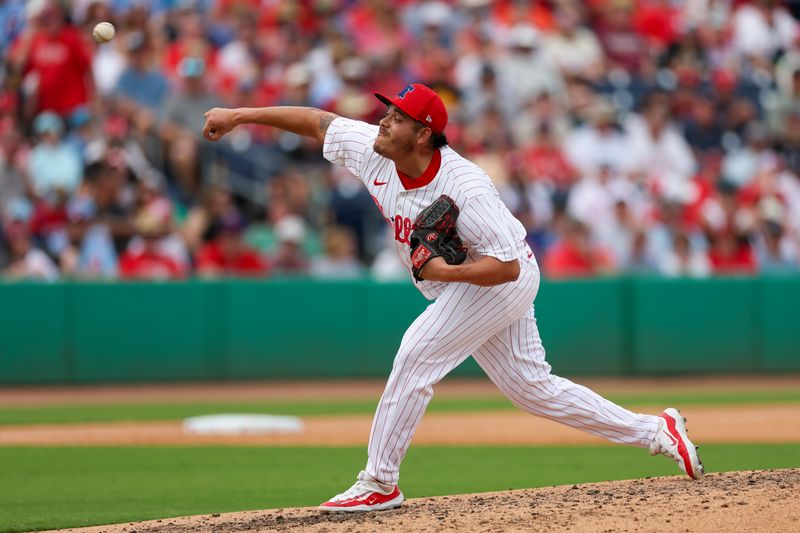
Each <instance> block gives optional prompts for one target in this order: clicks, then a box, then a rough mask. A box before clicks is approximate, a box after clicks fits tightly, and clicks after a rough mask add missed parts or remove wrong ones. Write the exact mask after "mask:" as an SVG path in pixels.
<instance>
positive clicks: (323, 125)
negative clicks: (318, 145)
mask: <svg viewBox="0 0 800 533" xmlns="http://www.w3.org/2000/svg"><path fill="white" fill-rule="evenodd" d="M337 116H338V115H336V114H335V113H330V112H328V111H323V110H321V109H317V108H314V107H291V106H279V107H240V108H236V109H223V108H214V109H211V110H210V111H208V112H207V113H206V115H205V117H206V125H205V127H204V128H203V135H204V136H205V137H206V138H207V139H209V140H211V141H216V140H218V139H220V138H221V137H222V136H223V135H225V134H226V133H228V132H229V131H231V130H232V129H233V128H235V127H236V126H239V125H242V124H260V125H262V126H271V127H273V128H278V129H281V130H284V131H289V132H292V133H296V134H297V135H303V136H305V137H311V138H312V139H317V140H318V141H320V142H322V141H324V140H325V133H326V132H327V131H328V126H329V125H330V123H331V122H333V120H334V119H335V118H337Z"/></svg>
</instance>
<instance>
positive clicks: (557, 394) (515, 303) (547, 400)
mask: <svg viewBox="0 0 800 533" xmlns="http://www.w3.org/2000/svg"><path fill="white" fill-rule="evenodd" d="M377 134H378V126H375V125H371V124H367V123H364V122H359V121H355V120H350V119H346V118H341V117H340V118H337V119H336V120H334V121H333V122H332V123H331V124H330V126H329V127H328V131H327V134H326V135H325V144H324V148H323V154H324V156H325V158H326V159H328V160H329V161H331V162H332V163H335V164H338V165H343V166H345V167H347V168H348V169H349V170H350V171H351V172H352V173H353V174H355V175H356V176H358V177H359V178H361V180H362V181H363V182H364V184H365V185H366V187H367V189H368V190H369V192H370V194H371V195H372V198H373V199H374V200H375V203H376V204H377V205H378V208H379V209H380V210H381V213H382V214H383V216H384V218H385V219H386V221H387V222H388V223H389V224H390V225H391V227H392V228H393V231H394V237H395V245H396V246H397V252H398V254H400V258H401V260H402V261H403V263H404V264H405V265H406V266H407V267H408V269H409V274H410V271H411V260H410V249H409V244H408V242H409V236H410V234H411V229H412V224H413V221H414V219H415V218H416V216H417V214H418V213H419V212H420V211H421V210H422V209H424V208H425V207H427V206H428V205H430V204H431V203H432V202H433V201H434V200H436V199H437V198H438V197H439V196H441V195H442V194H446V195H448V196H449V197H450V198H452V199H453V200H454V201H455V203H456V205H457V206H458V207H459V209H460V212H461V213H460V215H459V217H458V221H457V223H456V229H457V231H458V235H459V236H460V237H461V239H462V240H463V242H464V244H465V245H466V247H467V253H468V258H467V262H469V261H474V260H476V259H478V258H479V257H481V256H492V257H495V258H497V259H499V260H501V261H511V260H515V259H516V260H518V261H519V263H520V266H521V269H520V275H519V278H518V279H517V280H516V281H513V282H509V283H504V284H501V285H495V286H493V287H480V286H477V285H473V284H470V283H444V282H435V281H421V282H418V283H417V284H416V285H417V288H418V289H419V290H420V291H421V292H422V293H423V294H424V295H425V297H427V298H428V299H429V300H433V299H435V301H434V302H433V303H431V304H430V305H428V307H427V309H426V310H425V311H424V312H423V313H422V314H421V315H420V316H419V317H418V318H417V319H416V320H414V322H413V323H412V324H411V326H410V327H409V328H408V330H407V331H406V333H405V335H403V340H402V341H401V343H400V349H399V350H398V352H397V355H396V356H395V360H394V365H393V367H392V372H391V375H390V376H389V381H388V382H387V384H386V389H385V390H384V393H383V396H382V397H381V399H380V402H379V404H378V408H377V410H376V413H375V418H374V420H373V422H372V431H371V434H370V441H369V450H368V454H369V461H368V463H367V467H366V472H367V473H368V474H369V475H371V476H372V477H374V478H375V479H376V480H379V481H380V482H382V483H386V484H391V485H396V484H397V482H398V478H399V470H400V463H401V462H402V460H403V457H404V456H405V454H406V451H407V450H408V446H409V444H410V442H411V438H412V437H413V435H414V431H415V430H416V427H417V425H418V424H419V422H420V420H421V419H422V415H423V413H424V412H425V408H426V407H427V405H428V402H429V401H430V399H431V397H432V396H433V385H434V384H436V383H437V382H438V381H439V380H441V379H442V378H443V377H444V376H445V375H446V374H447V373H448V372H450V371H451V370H452V369H454V368H455V367H456V366H458V365H459V364H460V363H461V362H463V361H464V360H465V359H466V358H467V357H468V356H469V355H472V356H473V357H474V358H475V360H476V361H477V362H478V364H479V365H480V366H481V368H482V369H483V370H484V371H485V372H486V374H487V375H488V376H489V378H490V379H491V380H492V382H494V383H495V385H497V386H498V387H499V388H500V390H501V391H502V392H503V394H505V395H506V396H507V397H508V398H509V399H510V400H511V401H512V402H513V403H514V404H515V405H517V406H519V407H521V408H522V409H524V410H526V411H528V412H529V413H532V414H535V415H539V416H543V417H546V418H550V419H552V420H556V421H558V422H562V423H564V424H567V425H569V426H572V427H575V428H579V429H582V430H584V431H587V432H589V433H592V434H594V435H597V436H600V437H603V438H605V439H608V440H610V441H613V442H619V443H625V444H632V445H636V446H641V447H648V446H650V443H651V442H652V440H653V437H654V435H655V433H656V431H657V429H658V422H659V418H658V417H656V416H651V415H643V414H636V413H633V412H631V411H628V410H627V409H624V408H622V407H620V406H618V405H616V404H614V403H612V402H610V401H608V400H606V399H605V398H603V397H601V396H599V395H598V394H596V393H595V392H593V391H591V390H589V389H587V388H586V387H583V386H581V385H577V384H575V383H572V382H571V381H569V380H567V379H564V378H560V377H557V376H554V375H552V374H550V365H549V364H548V363H547V362H546V361H545V351H544V347H543V346H542V341H541V339H540V338H539V331H538V329H537V326H536V319H535V318H534V309H533V300H534V298H535V297H536V292H537V291H538V289H539V279H540V274H539V267H538V265H537V264H536V259H535V258H534V257H533V253H532V252H531V249H530V248H529V247H528V245H527V244H526V243H525V229H524V228H523V226H522V224H521V223H520V222H519V221H518V220H517V219H516V218H514V216H513V215H512V214H511V213H510V212H509V211H508V209H507V208H506V206H505V205H504V204H503V203H502V202H501V201H500V198H499V195H498V193H497V190H496V189H495V187H494V185H493V184H492V182H491V180H490V178H489V177H488V176H487V175H486V173H485V172H484V171H483V170H481V169H480V168H479V167H478V166H476V165H475V164H473V163H472V162H470V161H468V160H466V159H464V158H463V157H461V156H459V155H458V154H457V153H456V152H455V151H453V150H452V149H450V148H449V147H446V146H445V147H443V148H441V149H439V150H438V151H436V152H435V153H434V157H433V160H432V161H431V165H430V166H429V168H428V169H427V170H426V171H425V172H424V173H423V175H422V176H419V177H418V178H416V179H413V180H412V179H410V178H409V177H407V176H404V175H402V174H401V173H399V172H398V171H397V169H396V167H395V165H394V163H393V162H392V161H391V160H389V159H386V158H384V157H382V156H380V155H378V154H377V153H375V151H374V150H373V144H374V142H375V138H376V137H377Z"/></svg>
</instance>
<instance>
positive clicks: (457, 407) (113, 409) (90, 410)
mask: <svg viewBox="0 0 800 533" xmlns="http://www.w3.org/2000/svg"><path fill="white" fill-rule="evenodd" d="M606 397H607V398H609V399H610V400H612V401H614V402H616V403H618V404H620V405H623V406H654V407H658V408H663V407H667V406H670V405H677V406H679V407H686V406H690V405H731V404H748V405H754V404H770V403H800V391H787V390H779V391H769V390H764V391H749V392H737V393H725V392H711V393H700V392H695V393H676V394H670V393H662V394H658V393H656V394H647V395H644V394H638V395H634V394H610V395H607V396H606ZM377 401H378V399H377V398H375V399H372V400H350V401H343V400H332V401H319V402H297V401H295V402H222V401H219V402H213V403H203V402H187V403H178V402H175V403H168V404H164V403H144V404H105V405H97V404H93V405H55V406H54V405H48V406H41V407H39V406H37V407H5V408H3V410H2V411H0V425H8V424H66V423H82V422H107V421H113V420H138V421H144V420H181V419H183V418H186V417H189V416H197V415H205V414H213V413H233V412H237V413H238V412H241V413H269V414H284V415H295V416H315V415H318V416H322V415H349V414H372V413H374V412H375V405H376V403H377ZM505 409H516V408H515V407H514V406H512V405H511V403H510V402H509V401H508V400H506V399H505V398H502V397H497V398H436V397H434V399H433V401H432V402H431V404H430V406H429V407H428V412H448V411H449V412H456V411H461V412H465V411H486V410H505Z"/></svg>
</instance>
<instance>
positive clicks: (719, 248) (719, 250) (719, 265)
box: [708, 231, 756, 275]
mask: <svg viewBox="0 0 800 533" xmlns="http://www.w3.org/2000/svg"><path fill="white" fill-rule="evenodd" d="M708 260H709V262H710V263H711V268H712V270H713V271H714V274H717V275H752V274H755V272H756V260H755V257H754V255H753V250H752V248H751V246H750V244H749V243H748V242H747V240H746V238H744V237H737V235H736V234H734V233H733V232H730V231H724V232H722V233H719V234H717V235H715V236H714V237H713V238H712V239H711V248H710V249H709V251H708Z"/></svg>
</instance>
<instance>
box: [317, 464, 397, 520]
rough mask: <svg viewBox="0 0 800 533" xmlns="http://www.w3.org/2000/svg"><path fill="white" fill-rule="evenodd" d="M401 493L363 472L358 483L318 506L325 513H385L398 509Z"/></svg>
mask: <svg viewBox="0 0 800 533" xmlns="http://www.w3.org/2000/svg"><path fill="white" fill-rule="evenodd" d="M402 503H403V493H402V492H400V488H399V487H398V486H397V485H386V484H384V483H380V482H378V481H376V480H375V479H373V477H372V476H370V475H369V474H367V473H366V472H364V471H363V470H362V471H361V472H359V473H358V481H356V482H355V484H354V485H353V486H352V487H350V488H349V489H347V490H346V491H345V492H343V493H342V494H337V495H336V496H334V497H333V498H331V499H330V500H328V501H327V502H325V503H323V504H321V505H320V506H319V510H320V511H325V512H358V511H385V510H386V509H394V508H395V507H400V505H401V504H402Z"/></svg>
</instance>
